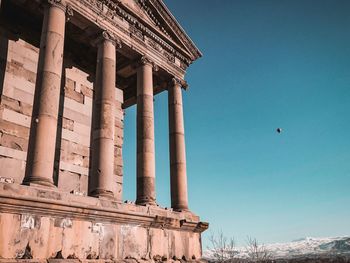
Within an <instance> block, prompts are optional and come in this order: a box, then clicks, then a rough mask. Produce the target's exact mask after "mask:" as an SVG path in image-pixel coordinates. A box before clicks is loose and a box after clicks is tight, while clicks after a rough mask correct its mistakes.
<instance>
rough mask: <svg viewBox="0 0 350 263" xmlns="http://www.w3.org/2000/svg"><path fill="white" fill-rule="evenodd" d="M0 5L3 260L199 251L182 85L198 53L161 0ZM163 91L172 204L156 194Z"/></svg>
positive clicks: (197, 255)
mask: <svg viewBox="0 0 350 263" xmlns="http://www.w3.org/2000/svg"><path fill="white" fill-rule="evenodd" d="M0 6H1V13H0V95H1V97H0V262H6V263H9V262H40V263H41V262H91V263H92V262H121V261H125V262H143V261H149V262H153V261H156V262H160V261H172V260H173V261H174V260H181V261H200V260H201V257H202V250H201V233H202V232H203V231H204V230H206V229H207V227H208V224H207V223H204V222H201V221H200V219H199V217H198V216H196V215H195V214H194V213H193V212H192V211H191V210H190V208H189V206H188V198H187V175H186V155H185V135H184V120H183V107H182V89H186V88H187V84H186V81H185V80H184V76H185V73H186V69H187V67H188V66H189V65H190V64H191V63H192V62H193V61H195V60H196V59H197V58H199V57H200V56H201V53H200V51H199V50H198V49H197V48H196V46H195V45H194V43H193V42H192V41H191V39H190V38H189V37H188V36H187V35H186V33H185V32H184V30H183V29H182V28H181V26H180V25H179V24H178V22H177V21H176V19H175V18H174V16H173V15H172V14H171V13H170V11H169V10H168V8H167V7H166V6H165V4H164V3H163V1H162V0H1V1H0ZM160 92H167V94H168V109H164V110H168V112H169V149H170V154H169V158H170V167H169V170H170V181H171V186H170V188H171V208H162V207H160V206H158V205H157V199H156V187H155V176H156V173H155V147H154V140H155V138H154V107H153V102H154V96H155V95H157V94H158V93H160ZM133 105H136V107H137V120H135V121H137V150H136V152H135V154H137V174H135V176H136V178H137V194H136V197H135V200H136V201H135V203H134V202H126V203H125V202H123V197H122V193H123V156H122V148H123V129H124V127H123V120H124V110H125V109H126V108H128V107H131V106H133ZM169 206H170V205H169Z"/></svg>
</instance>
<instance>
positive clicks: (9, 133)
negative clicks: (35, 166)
mask: <svg viewBox="0 0 350 263" xmlns="http://www.w3.org/2000/svg"><path fill="white" fill-rule="evenodd" d="M0 32H2V34H1V35H0V71H1V72H0V85H1V86H2V87H0V92H1V93H0V95H1V97H0V98H1V99H0V171H1V173H0V177H4V178H9V180H10V181H12V180H13V181H14V182H15V183H18V184H20V183H22V180H23V178H24V175H25V165H26V157H27V148H28V139H29V131H30V125H31V115H32V108H33V99H34V90H35V81H36V71H37V63H38V56H39V49H38V48H37V47H36V46H33V45H31V44H30V43H28V42H26V41H24V40H23V39H21V38H20V37H19V39H15V40H11V39H8V38H7V36H6V35H7V34H6V32H5V30H4V29H2V28H0ZM93 74H94V73H93ZM62 76H63V78H65V79H64V81H63V82H62V83H63V84H64V87H62V91H61V94H62V97H61V102H60V104H61V107H60V112H59V120H58V124H59V129H58V136H57V144H56V163H55V176H54V177H55V178H54V179H55V183H56V184H57V186H58V188H59V189H61V190H62V191H66V192H71V193H75V194H87V193H88V176H89V167H90V132H91V128H90V127H91V121H92V111H93V106H92V105H93V103H92V101H93V82H92V80H91V79H90V77H91V76H90V75H89V74H88V73H86V72H84V70H82V69H80V68H79V67H78V65H75V66H73V67H66V68H65V69H64V72H63V74H62ZM92 77H93V76H92ZM122 103H123V92H122V91H121V90H120V89H118V88H116V101H115V107H116V111H115V112H116V118H115V173H114V174H115V186H114V189H115V197H116V198H119V199H121V198H122V176H123V161H122V145H123V121H124V112H123V110H122V107H121V106H122Z"/></svg>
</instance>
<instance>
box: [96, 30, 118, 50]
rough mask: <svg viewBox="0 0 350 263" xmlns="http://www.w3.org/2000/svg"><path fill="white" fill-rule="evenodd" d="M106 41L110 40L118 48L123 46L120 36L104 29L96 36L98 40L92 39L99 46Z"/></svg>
mask: <svg viewBox="0 0 350 263" xmlns="http://www.w3.org/2000/svg"><path fill="white" fill-rule="evenodd" d="M104 41H110V42H111V43H112V44H113V45H114V46H115V47H116V48H118V49H119V48H122V41H121V39H120V38H119V37H117V36H116V35H115V34H114V33H112V32H110V31H108V30H103V31H102V32H101V33H100V34H99V35H98V36H97V38H96V40H94V41H92V44H93V45H94V46H97V45H99V44H101V43H103V42H104Z"/></svg>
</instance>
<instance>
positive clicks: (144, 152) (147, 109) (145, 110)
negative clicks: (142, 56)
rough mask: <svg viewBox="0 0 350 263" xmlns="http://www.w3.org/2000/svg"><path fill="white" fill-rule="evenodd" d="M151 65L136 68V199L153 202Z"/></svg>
mask: <svg viewBox="0 0 350 263" xmlns="http://www.w3.org/2000/svg"><path fill="white" fill-rule="evenodd" d="M154 153H155V151H154V109H153V66H152V64H151V63H150V62H149V61H146V60H143V63H142V64H141V66H140V67H139V68H138V70H137V199H136V203H137V204H140V205H145V204H155V203H156V193H155V156H154Z"/></svg>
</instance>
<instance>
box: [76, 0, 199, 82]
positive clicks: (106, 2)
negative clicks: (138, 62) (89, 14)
mask: <svg viewBox="0 0 350 263" xmlns="http://www.w3.org/2000/svg"><path fill="white" fill-rule="evenodd" d="M79 2H80V3H81V4H82V5H83V6H89V7H90V9H91V10H92V11H94V12H95V13H96V14H97V15H98V16H99V17H101V18H104V19H105V20H107V21H108V22H109V23H110V24H111V25H112V26H114V27H116V28H117V29H119V30H121V31H122V32H123V33H124V34H127V35H129V36H131V37H132V38H133V39H135V40H136V41H138V42H139V43H140V44H142V45H145V44H146V45H148V46H149V47H150V48H152V49H153V50H155V51H157V54H158V56H159V55H160V56H161V57H163V59H164V61H168V63H169V64H170V65H172V67H175V68H178V70H180V72H181V71H185V70H186V69H187V67H188V66H189V65H190V64H191V63H192V60H191V58H189V57H188V58H187V57H186V56H185V55H182V54H181V53H180V52H179V51H177V50H176V48H174V47H173V46H172V45H170V44H168V43H167V42H166V41H165V40H163V39H162V38H161V37H160V36H158V35H157V33H156V32H154V31H153V30H152V29H150V28H149V27H148V26H145V25H144V23H143V22H141V20H140V19H139V18H137V17H136V16H134V15H133V14H132V13H131V12H129V11H128V10H127V9H126V8H125V7H124V6H123V5H122V4H121V1H120V0H79ZM71 4H72V5H73V1H71ZM116 16H118V17H119V18H120V19H122V20H124V21H126V22H128V24H129V29H128V30H126V29H125V28H123V27H122V26H120V25H119V24H118V23H116V21H115V20H114V18H115V17H116ZM143 55H144V54H143ZM175 58H177V59H178V60H179V64H176V63H175ZM180 72H179V74H180V75H183V74H184V72H181V73H180Z"/></svg>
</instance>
